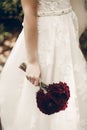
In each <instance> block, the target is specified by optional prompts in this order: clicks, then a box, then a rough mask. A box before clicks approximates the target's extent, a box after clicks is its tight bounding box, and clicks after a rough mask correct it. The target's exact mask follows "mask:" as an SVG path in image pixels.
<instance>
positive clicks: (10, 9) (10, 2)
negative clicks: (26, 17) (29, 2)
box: [0, 0, 23, 21]
mask: <svg viewBox="0 0 87 130" xmlns="http://www.w3.org/2000/svg"><path fill="white" fill-rule="evenodd" d="M0 18H1V19H19V21H22V18H23V12H22V8H21V3H20V0H0Z"/></svg>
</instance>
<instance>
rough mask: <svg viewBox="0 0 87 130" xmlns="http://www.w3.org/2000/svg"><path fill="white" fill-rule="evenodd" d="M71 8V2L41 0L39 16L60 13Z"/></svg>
mask: <svg viewBox="0 0 87 130" xmlns="http://www.w3.org/2000/svg"><path fill="white" fill-rule="evenodd" d="M70 7H71V4H70V0H39V1H38V15H42V14H46V13H48V12H51V13H53V12H58V11H61V10H64V9H68V8H70Z"/></svg>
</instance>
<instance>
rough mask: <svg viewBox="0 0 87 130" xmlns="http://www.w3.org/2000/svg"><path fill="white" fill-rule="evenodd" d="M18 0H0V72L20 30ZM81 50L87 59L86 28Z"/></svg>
mask: <svg viewBox="0 0 87 130" xmlns="http://www.w3.org/2000/svg"><path fill="white" fill-rule="evenodd" d="M22 22H23V12H22V7H21V3H20V0H0V72H1V70H2V68H3V66H4V64H5V62H6V60H7V57H8V56H9V54H10V51H11V49H12V48H13V46H14V44H15V41H16V39H17V37H18V35H19V33H20V32H21V30H22ZM80 44H81V50H82V52H83V54H84V56H85V58H86V59H87V29H86V30H85V31H84V33H83V34H82V36H81V37H80Z"/></svg>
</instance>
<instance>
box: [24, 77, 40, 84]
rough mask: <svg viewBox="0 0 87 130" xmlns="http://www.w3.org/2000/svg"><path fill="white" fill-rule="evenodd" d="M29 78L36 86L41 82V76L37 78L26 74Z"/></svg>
mask: <svg viewBox="0 0 87 130" xmlns="http://www.w3.org/2000/svg"><path fill="white" fill-rule="evenodd" d="M26 78H27V80H29V81H30V82H31V83H32V84H34V85H35V86H38V84H39V79H40V78H35V77H29V76H27V75H26Z"/></svg>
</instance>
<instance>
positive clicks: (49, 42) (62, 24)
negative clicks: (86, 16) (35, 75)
mask: <svg viewBox="0 0 87 130" xmlns="http://www.w3.org/2000/svg"><path fill="white" fill-rule="evenodd" d="M38 32H39V34H38V54H39V62H40V65H41V74H42V81H43V82H44V83H47V84H49V83H53V82H59V81H63V82H66V83H67V84H68V85H69V87H70V92H71V97H70V100H69V104H68V108H67V109H66V110H65V111H61V112H59V113H56V114H53V115H50V116H48V115H45V114H43V113H41V112H40V111H39V109H38V108H37V104H36V92H37V91H38V88H37V87H35V86H34V85H33V84H32V83H30V82H29V81H27V79H26V77H25V73H24V72H23V71H22V70H20V69H19V65H20V64H21V63H22V62H25V63H26V62H27V56H26V48H25V40H24V30H22V32H21V34H20V35H19V37H18V40H17V42H16V44H15V46H14V48H13V50H12V52H11V54H10V56H9V58H8V60H7V62H6V64H5V66H4V69H3V71H2V73H1V79H0V116H1V120H2V125H3V130H87V62H86V60H85V58H84V56H83V54H82V52H81V50H80V48H79V38H78V20H77V17H76V15H75V13H74V12H73V10H72V7H71V4H70V0H39V10H38Z"/></svg>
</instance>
